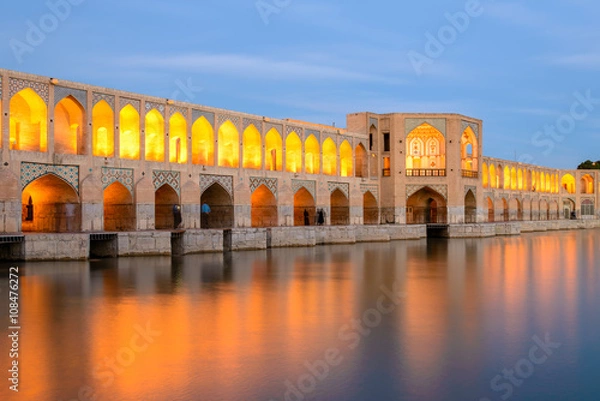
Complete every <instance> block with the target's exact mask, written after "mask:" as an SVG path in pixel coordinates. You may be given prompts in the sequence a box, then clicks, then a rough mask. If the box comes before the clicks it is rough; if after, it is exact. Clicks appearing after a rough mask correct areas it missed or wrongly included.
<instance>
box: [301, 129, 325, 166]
mask: <svg viewBox="0 0 600 401" xmlns="http://www.w3.org/2000/svg"><path fill="white" fill-rule="evenodd" d="M320 149H321V148H320V146H319V141H318V140H317V138H316V137H315V136H314V135H312V134H311V135H309V136H308V138H306V141H305V142H304V164H305V167H304V169H305V171H306V172H307V173H308V174H319V171H320V168H321V150H320Z"/></svg>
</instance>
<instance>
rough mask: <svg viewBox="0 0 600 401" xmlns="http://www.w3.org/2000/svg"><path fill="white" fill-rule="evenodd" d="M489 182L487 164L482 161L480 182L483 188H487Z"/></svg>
mask: <svg viewBox="0 0 600 401" xmlns="http://www.w3.org/2000/svg"><path fill="white" fill-rule="evenodd" d="M489 182H490V173H489V170H488V166H487V163H483V165H482V166H481V183H482V185H483V187H484V188H488V187H489V185H490V184H489Z"/></svg>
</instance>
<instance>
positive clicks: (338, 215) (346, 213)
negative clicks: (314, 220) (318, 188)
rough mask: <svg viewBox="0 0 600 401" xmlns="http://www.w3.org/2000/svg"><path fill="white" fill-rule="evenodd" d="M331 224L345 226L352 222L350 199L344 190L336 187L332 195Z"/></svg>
mask: <svg viewBox="0 0 600 401" xmlns="http://www.w3.org/2000/svg"><path fill="white" fill-rule="evenodd" d="M329 201H330V205H331V225H332V226H345V225H348V224H350V201H349V200H348V197H347V196H346V195H344V193H343V192H342V191H340V190H339V189H336V190H335V191H333V192H332V193H331V196H330V200H329Z"/></svg>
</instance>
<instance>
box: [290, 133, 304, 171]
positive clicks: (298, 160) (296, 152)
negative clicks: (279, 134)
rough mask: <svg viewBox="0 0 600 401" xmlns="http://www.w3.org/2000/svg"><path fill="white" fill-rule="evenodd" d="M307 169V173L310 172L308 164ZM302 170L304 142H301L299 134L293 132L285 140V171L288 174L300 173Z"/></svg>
mask: <svg viewBox="0 0 600 401" xmlns="http://www.w3.org/2000/svg"><path fill="white" fill-rule="evenodd" d="M307 154H308V153H307ZM307 163H308V157H307ZM306 168H307V171H306V172H308V164H307V166H306ZM301 170H302V141H301V140H300V137H299V136H298V134H296V133H295V132H291V133H290V134H289V135H288V136H287V138H286V139H285V171H287V172H288V173H299V172H300V171H301Z"/></svg>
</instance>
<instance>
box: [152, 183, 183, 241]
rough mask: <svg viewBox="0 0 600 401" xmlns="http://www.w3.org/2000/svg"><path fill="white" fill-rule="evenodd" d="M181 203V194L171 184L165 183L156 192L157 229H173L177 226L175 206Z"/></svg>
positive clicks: (155, 223)
mask: <svg viewBox="0 0 600 401" xmlns="http://www.w3.org/2000/svg"><path fill="white" fill-rule="evenodd" d="M175 205H179V195H178V194H177V192H175V190H174V189H173V187H172V186H171V185H169V184H164V185H163V186H161V187H160V188H158V189H157V190H156V192H155V193H154V227H155V228H156V229H157V230H172V229H174V228H176V227H175V216H174V213H173V207H174V206H175Z"/></svg>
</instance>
